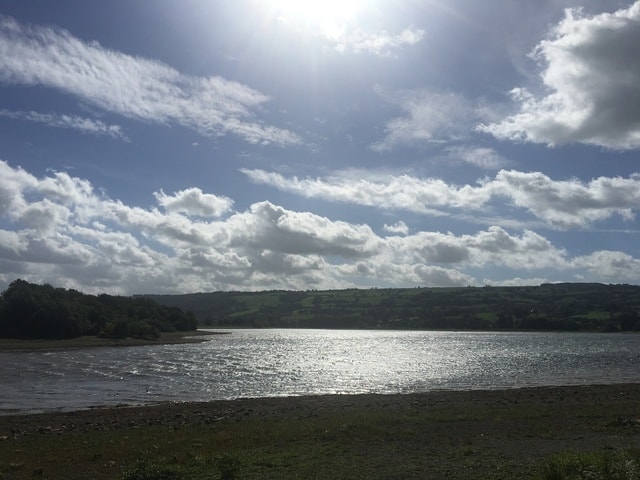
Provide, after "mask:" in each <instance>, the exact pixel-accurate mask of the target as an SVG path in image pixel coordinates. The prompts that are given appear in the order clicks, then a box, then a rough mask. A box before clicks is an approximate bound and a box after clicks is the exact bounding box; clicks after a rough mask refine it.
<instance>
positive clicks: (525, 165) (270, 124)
mask: <svg viewBox="0 0 640 480" xmlns="http://www.w3.org/2000/svg"><path fill="white" fill-rule="evenodd" d="M639 45H640V1H637V2H629V1H626V2H625V1H614V0H609V1H607V2H602V1H600V0H581V1H580V0H579V1H573V0H519V1H511V0H487V1H482V2H478V1H477V0H420V1H418V0H393V1H391V0H386V1H385V0H370V1H364V0H340V1H334V0H322V1H307V2H303V1H295V0H228V1H227V0H219V1H216V0H181V1H179V2H178V1H169V0H137V1H135V2H131V1H129V0H110V1H103V2H87V1H85V0H57V1H56V2H49V1H45V0H38V1H36V0H2V1H0V289H2V290H4V289H5V288H6V287H7V286H8V285H9V283H11V282H12V281H14V280H15V279H17V278H22V279H24V280H27V281H30V282H33V283H49V284H51V285H54V286H56V287H64V288H74V289H78V290H80V291H83V292H86V293H110V294H121V295H130V294H142V293H188V292H210V291H231V290H243V291H244V290H250V291H258V290H273V289H286V290H314V289H317V290H324V289H342V288H386V287H410V288H411V287H448V286H468V285H471V286H484V285H538V284H540V283H543V282H602V283H630V284H638V283H640V225H639V223H638V218H637V216H638V213H639V210H640V173H639V172H640V163H639V160H640V157H639V150H640V60H639V58H640V57H639V56H638V53H639V48H640V47H639Z"/></svg>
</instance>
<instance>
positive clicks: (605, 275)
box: [573, 250, 640, 283]
mask: <svg viewBox="0 0 640 480" xmlns="http://www.w3.org/2000/svg"><path fill="white" fill-rule="evenodd" d="M573 265H574V267H575V268H583V269H586V270H587V271H589V272H590V273H591V274H592V275H593V276H597V277H599V278H602V279H603V280H605V281H611V282H614V283H626V282H628V283H638V278H640V259H637V258H634V257H632V256H631V255H629V254H626V253H623V252H615V251H609V250H603V251H598V252H593V253H591V254H589V255H585V256H582V257H576V258H575V259H574V260H573Z"/></svg>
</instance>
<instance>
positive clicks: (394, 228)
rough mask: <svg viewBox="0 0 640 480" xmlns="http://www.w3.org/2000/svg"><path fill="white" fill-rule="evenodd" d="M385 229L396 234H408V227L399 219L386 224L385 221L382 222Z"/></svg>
mask: <svg viewBox="0 0 640 480" xmlns="http://www.w3.org/2000/svg"><path fill="white" fill-rule="evenodd" d="M383 228H384V229H385V231H387V232H389V233H395V234H398V235H408V234H409V227H407V224H406V223H404V222H403V221H399V222H396V223H394V224H393V225H387V224H386V223H385V224H384V227H383Z"/></svg>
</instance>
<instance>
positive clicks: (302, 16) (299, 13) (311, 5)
mask: <svg viewBox="0 0 640 480" xmlns="http://www.w3.org/2000/svg"><path fill="white" fill-rule="evenodd" d="M362 2H363V0H310V1H308V0H307V1H305V0H268V3H269V4H270V5H271V6H272V7H273V8H274V9H275V10H276V11H277V12H278V14H279V15H280V16H282V17H283V18H285V19H286V20H289V21H294V22H295V21H299V22H305V23H306V22H309V23H320V24H322V23H325V22H345V21H349V20H350V19H352V18H353V17H354V16H355V15H356V13H357V12H358V10H359V9H360V7H361V6H362Z"/></svg>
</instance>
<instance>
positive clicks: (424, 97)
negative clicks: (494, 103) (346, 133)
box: [371, 87, 485, 152]
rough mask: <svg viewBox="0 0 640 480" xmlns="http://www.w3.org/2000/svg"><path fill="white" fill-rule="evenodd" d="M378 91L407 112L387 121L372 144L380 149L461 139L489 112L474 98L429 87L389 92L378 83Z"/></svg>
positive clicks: (385, 149)
mask: <svg viewBox="0 0 640 480" xmlns="http://www.w3.org/2000/svg"><path fill="white" fill-rule="evenodd" d="M376 91H377V93H378V94H379V95H380V96H381V97H382V98H384V99H385V100H387V101H388V102H389V103H392V104H395V105H397V106H398V107H399V108H400V109H401V110H402V111H403V113H404V115H402V116H399V117H396V118H393V119H391V120H389V121H388V122H387V123H386V125H385V131H386V136H385V137H384V138H383V139H381V140H379V141H377V142H375V143H374V144H373V145H372V147H371V148H372V149H373V150H375V151H379V152H382V151H388V150H391V149H393V148H394V147H396V146H407V145H409V146H415V145H419V144H421V143H444V142H451V141H454V140H461V139H463V138H466V137H468V136H469V134H470V133H471V132H472V131H473V129H474V127H475V125H476V124H477V123H478V122H479V121H481V119H483V118H484V116H485V112H484V110H483V109H481V108H480V107H479V106H478V105H476V104H475V103H474V102H472V101H470V100H468V99H466V98H464V97H463V96H461V95H457V94H454V93H451V92H437V91H432V90H429V89H417V90H405V91H397V92H389V91H386V90H385V89H383V88H381V87H376Z"/></svg>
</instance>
